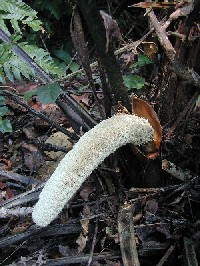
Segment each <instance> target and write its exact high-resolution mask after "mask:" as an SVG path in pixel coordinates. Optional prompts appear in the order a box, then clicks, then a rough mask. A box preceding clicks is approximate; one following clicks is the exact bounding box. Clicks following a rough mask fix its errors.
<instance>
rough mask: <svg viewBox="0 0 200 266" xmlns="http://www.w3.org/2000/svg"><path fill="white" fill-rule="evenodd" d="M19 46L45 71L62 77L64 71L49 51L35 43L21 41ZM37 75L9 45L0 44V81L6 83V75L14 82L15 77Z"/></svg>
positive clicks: (28, 77)
mask: <svg viewBox="0 0 200 266" xmlns="http://www.w3.org/2000/svg"><path fill="white" fill-rule="evenodd" d="M19 46H20V47H21V48H22V49H23V50H24V51H25V52H26V53H27V54H28V55H29V56H30V57H31V58H32V59H34V60H35V62H36V63H37V64H38V65H39V66H40V67H42V68H43V69H45V71H46V72H47V73H48V74H50V75H54V76H56V77H61V76H62V75H63V74H64V73H63V71H62V70H61V69H60V68H58V66H57V65H56V64H55V63H54V61H53V59H52V58H51V56H50V55H49V53H48V52H46V51H45V50H43V49H42V48H38V47H37V46H34V45H28V44H26V43H21V44H19ZM34 76H35V73H34V72H33V70H32V69H31V68H30V67H29V66H28V65H27V64H26V63H25V62H24V61H23V60H21V59H20V58H19V57H18V56H17V55H16V54H15V53H13V52H12V50H11V49H10V47H9V45H5V44H0V82H1V83H3V84H5V83H6V77H7V78H8V79H9V80H10V81H11V82H14V79H17V80H21V79H22V78H23V77H25V78H26V79H28V80H30V79H31V78H33V77H34Z"/></svg>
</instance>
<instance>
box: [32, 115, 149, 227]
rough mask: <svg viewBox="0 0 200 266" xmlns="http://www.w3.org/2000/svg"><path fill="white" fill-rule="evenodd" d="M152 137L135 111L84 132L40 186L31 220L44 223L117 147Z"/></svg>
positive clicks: (146, 123)
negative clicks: (134, 113)
mask: <svg viewBox="0 0 200 266" xmlns="http://www.w3.org/2000/svg"><path fill="white" fill-rule="evenodd" d="M152 138H153V128H152V127H151V125H150V124H149V122H148V121H147V120H146V119H144V118H141V117H138V116H135V115H117V116H113V117H111V118H109V119H106V120H104V121H102V122H101V123H99V124H98V125H96V126H95V127H94V128H93V129H91V130H90V131H88V132H87V133H85V134H84V135H83V136H82V137H81V138H80V140H79V141H78V142H77V143H76V144H75V145H74V147H73V149H72V150H71V151H69V152H68V153H67V154H66V155H65V157H64V158H63V159H62V160H61V162H60V164H59V165H58V167H57V168H56V170H55V172H54V173H53V174H52V176H51V177H50V179H49V180H48V181H47V183H46V185H45V187H44V188H43V190H42V192H41V194H40V196H39V201H38V203H37V204H36V205H35V207H34V210H33V214H32V216H33V220H34V222H35V223H36V224H37V225H39V226H47V225H48V224H49V223H50V222H51V221H53V220H54V219H55V218H56V217H57V216H58V214H59V213H60V212H61V210H62V209H63V207H64V206H65V204H66V203H67V202H68V201H69V200H70V199H71V198H72V196H73V195H74V194H75V193H76V192H77V190H78V189H79V188H80V186H81V185H82V183H83V182H84V181H85V180H86V178H87V177H88V176H89V175H90V174H91V173H92V171H93V170H94V169H95V168H96V167H97V166H98V165H99V164H100V163H101V162H102V161H103V160H104V159H105V158H106V157H108V156H109V155H110V154H111V153H113V152H114V151H115V150H117V149H118V148H119V147H121V146H123V145H125V144H127V143H133V144H134V145H141V144H144V143H147V142H149V141H150V140H152Z"/></svg>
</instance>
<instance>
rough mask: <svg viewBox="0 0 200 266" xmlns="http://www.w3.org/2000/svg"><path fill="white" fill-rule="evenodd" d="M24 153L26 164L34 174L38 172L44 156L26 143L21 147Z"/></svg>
mask: <svg viewBox="0 0 200 266" xmlns="http://www.w3.org/2000/svg"><path fill="white" fill-rule="evenodd" d="M21 147H22V150H23V153H24V164H25V165H26V167H27V168H28V169H29V170H30V171H31V173H32V172H37V171H38V169H39V168H40V166H41V165H42V164H43V156H42V154H41V153H40V151H39V150H38V149H37V147H36V146H34V145H32V144H27V143H25V142H23V143H22V145H21Z"/></svg>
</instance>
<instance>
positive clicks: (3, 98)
mask: <svg viewBox="0 0 200 266" xmlns="http://www.w3.org/2000/svg"><path fill="white" fill-rule="evenodd" d="M4 102H5V97H4V96H0V105H5V103H4Z"/></svg>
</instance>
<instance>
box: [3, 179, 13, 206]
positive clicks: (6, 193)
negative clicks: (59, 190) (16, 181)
mask: <svg viewBox="0 0 200 266" xmlns="http://www.w3.org/2000/svg"><path fill="white" fill-rule="evenodd" d="M0 190H1V191H0V202H1V201H2V200H8V199H10V198H12V197H14V193H13V192H12V190H11V189H10V188H9V187H8V186H7V185H6V184H5V183H3V182H0Z"/></svg>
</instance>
